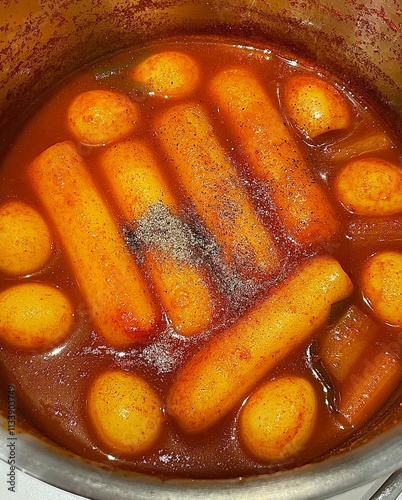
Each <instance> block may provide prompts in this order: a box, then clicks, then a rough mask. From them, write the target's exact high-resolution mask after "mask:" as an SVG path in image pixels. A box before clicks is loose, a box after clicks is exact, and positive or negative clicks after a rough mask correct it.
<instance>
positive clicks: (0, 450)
mask: <svg viewBox="0 0 402 500" xmlns="http://www.w3.org/2000/svg"><path fill="white" fill-rule="evenodd" d="M184 33H185V34H188V33H208V34H211V33H219V34H222V33H226V34H228V35H229V36H241V37H245V38H248V39H251V40H253V39H258V40H266V41H267V43H275V44H280V45H283V46H285V47H286V48H287V49H289V50H291V51H294V52H296V53H302V54H303V55H304V56H305V57H306V58H307V59H309V60H311V61H312V62H317V64H319V65H320V66H323V67H326V68H329V69H330V70H332V72H333V73H335V74H336V75H337V76H338V77H339V78H340V79H341V80H343V81H344V82H345V83H347V85H348V87H349V88H350V89H352V90H353V92H355V93H356V94H360V93H362V94H364V96H365V97H366V98H367V99H368V100H369V101H371V102H372V103H375V104H376V106H377V108H378V107H379V108H380V111H381V112H382V115H383V116H384V117H386V119H387V120H388V122H389V124H390V125H391V126H392V127H393V128H394V130H395V131H396V133H401V132H402V98H401V96H402V70H401V62H402V37H401V34H402V1H401V0H367V1H365V2H364V3H361V2H358V1H357V0H337V1H333V0H332V1H331V0H271V1H268V0H212V1H203V0H198V1H197V0H195V1H187V0H121V1H119V0H102V1H100V0H49V1H46V2H42V1H39V0H6V1H3V2H1V5H0V129H1V131H2V133H1V144H2V145H4V144H6V142H7V141H8V140H9V139H10V137H11V136H12V134H13V132H14V130H15V127H16V124H18V122H19V121H20V120H22V119H23V116H24V114H25V112H26V110H27V109H28V107H29V106H30V104H31V103H32V102H33V101H34V100H35V99H36V98H37V97H38V96H40V95H41V94H42V93H43V92H44V91H45V90H46V89H47V88H49V87H50V86H51V85H52V84H53V83H54V82H56V81H58V80H60V78H62V77H63V75H65V74H68V73H70V72H71V71H73V70H75V69H77V68H79V67H81V66H82V65H84V64H86V63H88V62H90V61H91V60H93V59H95V58H99V57H101V56H102V55H105V54H107V53H109V52H113V51H115V50H117V49H121V48H124V47H128V46H132V45H138V44H142V43H145V42H147V41H149V40H154V39H159V38H162V37H165V36H170V35H176V34H184ZM401 351H402V346H401ZM0 385H1V386H2V387H0V389H1V390H2V393H3V396H4V398H5V399H4V401H3V403H2V407H3V410H4V412H3V413H4V418H3V422H4V423H3V425H2V427H1V431H0V455H1V456H2V458H3V459H4V460H6V461H7V458H8V456H9V453H8V452H9V448H7V444H8V443H9V438H10V433H9V427H8V426H9V422H10V419H9V418H8V419H7V408H10V405H9V402H7V383H6V382H5V381H1V383H0ZM399 399H400V398H399V396H398V395H395V396H394V398H393V407H394V408H395V410H394V411H393V412H392V413H391V414H390V413H389V412H384V416H383V417H382V418H381V419H380V420H378V422H377V423H376V425H375V427H373V428H372V429H371V430H370V432H369V434H368V435H364V436H362V437H360V438H359V439H358V440H357V442H355V443H353V445H350V446H345V447H344V449H343V450H339V451H338V452H337V453H336V454H333V455H331V456H327V457H324V458H322V459H320V460H318V461H316V462H315V463H312V464H308V465H306V466H303V467H299V468H296V469H293V470H289V471H285V472H278V473H275V474H271V475H269V476H259V477H250V478H237V479H227V480H178V479H160V478H155V477H148V476H144V475H140V474H135V473H128V472H122V471H113V470H109V469H106V468H105V467H102V466H99V465H97V464H94V463H90V462H88V461H86V460H83V459H81V458H79V457H76V456H73V455H72V454H70V453H67V452H65V451H63V450H61V449H59V448H58V447H57V446H55V445H53V444H51V443H48V442H46V441H45V440H44V439H42V438H40V437H37V435H35V433H33V432H29V431H21V432H19V433H18V435H17V442H16V460H17V465H18V467H19V468H20V469H22V470H24V471H26V472H27V473H29V474H31V475H33V476H35V477H37V478H39V479H42V480H44V481H46V482H48V483H50V484H53V485H55V486H58V487H59V488H62V489H65V490H68V491H72V492H75V493H77V494H80V495H83V496H86V497H90V498H99V499H102V498H104V499H110V498H119V499H126V498H136V499H150V498H158V499H164V498H169V499H175V498H186V499H195V498H202V499H207V498H213V499H219V498H223V497H227V496H229V495H230V496H231V497H232V498H233V499H235V498H238V499H243V498H245V497H246V496H247V497H248V498H259V499H260V498H261V499H263V498H269V499H270V500H273V499H276V498H281V499H286V498H289V499H292V500H294V499H297V498H325V497H327V496H330V495H334V494H336V493H341V492H343V491H346V490H348V489H351V488H353V487H355V486H358V485H360V484H363V483H366V482H369V481H372V480H373V479H375V478H378V477H380V476H382V475H385V474H388V473H390V472H392V471H394V470H396V469H397V468H399V467H401V466H402V423H400V420H402V412H401V411H398V407H399ZM16 415H17V421H18V419H19V418H20V416H18V399H17V413H16Z"/></svg>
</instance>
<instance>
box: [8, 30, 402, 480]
mask: <svg viewBox="0 0 402 500" xmlns="http://www.w3.org/2000/svg"><path fill="white" fill-rule="evenodd" d="M400 164H401V146H400V144H399V143H398V142H397V139H396V138H395V136H394V134H393V132H392V131H391V130H390V129H389V128H388V125H387V124H386V123H385V121H384V120H383V119H382V118H381V117H380V116H379V115H378V114H377V113H376V111H375V109H373V108H372V107H371V106H369V105H368V104H367V103H366V102H365V101H364V98H362V97H361V96H355V95H353V94H352V93H351V91H350V89H348V88H346V87H345V86H343V84H342V83H341V82H339V81H337V80H336V79H335V77H333V76H332V75H330V74H328V73H327V72H326V71H325V70H323V69H320V68H317V67H315V66H312V65H310V64H308V62H306V61H304V60H303V59H302V58H299V57H297V58H296V57H295V56H294V55H290V54H288V53H286V52H285V51H284V50H282V49H280V48H277V47H265V46H260V45H259V44H258V43H255V44H254V45H253V46H251V45H250V44H249V43H248V42H246V41H244V40H234V39H230V40H227V39H224V38H219V37H209V38H208V37H207V38H205V37H184V38H179V39H175V40H172V39H168V40H165V41H160V42H157V43H153V44H149V45H147V46H146V47H143V48H133V49H132V50H126V51H124V52H119V53H117V54H114V55H112V56H110V57H108V58H105V59H103V60H100V61H97V62H95V63H93V64H92V65H91V66H89V67H86V68H83V69H82V71H80V72H77V73H75V74H74V75H72V76H71V77H69V78H68V79H67V80H66V81H64V82H63V83H62V84H60V85H59V86H58V87H57V88H54V89H52V91H51V92H50V93H48V95H47V96H45V97H44V98H43V100H42V101H41V104H40V105H39V106H37V107H36V108H35V110H34V111H33V112H32V114H31V115H30V118H29V119H28V120H27V121H26V122H25V123H24V125H23V126H22V127H21V129H20V132H19V134H18V135H17V136H16V137H15V138H14V139H13V141H12V143H11V144H10V145H9V147H8V150H7V152H6V154H5V155H4V158H3V160H2V184H1V185H0V201H1V204H0V228H1V231H0V255H1V257H0V272H1V276H0V341H1V347H0V362H1V372H2V376H3V380H5V381H6V383H7V384H14V385H15V387H16V395H17V401H18V408H19V410H20V411H21V412H22V413H23V414H24V417H25V418H26V419H27V420H28V421H29V422H31V423H32V424H33V425H34V426H35V427H36V428H37V429H38V430H39V431H40V432H41V433H43V434H44V435H46V436H47V437H48V438H50V439H52V440H53V441H55V442H56V443H58V444H59V445H61V446H62V447H65V448H66V449H68V450H71V451H73V452H75V453H77V454H78V455H81V456H83V457H85V458H89V459H92V460H95V461H97V462H101V463H103V464H105V465H107V466H110V467H117V468H124V469H130V470H135V471H140V472H145V473H149V474H156V475H160V476H177V477H190V478H225V477H236V476H244V475H251V474H262V473H269V472H273V471H276V470H281V469H287V468H292V467H296V466H299V465H302V464H304V463H308V462H310V461H312V460H316V459H318V458H320V457H322V456H324V455H327V454H328V453H331V452H333V451H334V450H336V449H338V448H339V447H340V446H342V445H343V444H344V443H345V442H347V440H349V439H350V438H351V436H353V435H357V434H358V432H360V431H361V430H362V429H364V428H365V426H366V427H367V425H369V424H370V422H373V421H375V415H376V414H378V412H379V411H381V410H382V409H384V408H386V406H387V404H389V401H390V399H391V398H392V395H393V394H394V392H395V390H396V389H397V387H398V385H399V383H400V381H401V378H402V363H401V359H400V352H401V337H400V333H401V327H402V300H401V299H402V218H401V217H402V215H401V214H402V171H401V167H400Z"/></svg>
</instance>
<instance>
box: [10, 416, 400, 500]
mask: <svg viewBox="0 0 402 500" xmlns="http://www.w3.org/2000/svg"><path fill="white" fill-rule="evenodd" d="M0 421H2V425H1V428H0V459H1V460H2V461H4V462H5V463H7V460H8V459H7V456H8V449H7V443H9V440H10V439H15V440H16V468H17V469H18V470H21V471H22V472H24V473H26V474H28V475H30V476H32V477H34V478H36V479H39V480H40V481H43V482H45V483H48V484H50V485H52V486H56V487H58V488H60V489H62V490H65V491H69V492H71V493H75V494H77V495H81V496H84V497H89V498H91V499H94V500H103V499H105V500H109V499H110V498H116V499H119V500H126V499H132V498H134V497H133V495H134V494H135V498H136V499H138V500H148V499H155V498H158V499H160V500H168V499H169V500H179V499H182V498H186V499H188V500H198V499H203V500H205V499H208V498H213V499H214V500H220V499H224V498H225V499H226V498H227V497H228V496H230V497H231V498H232V499H233V500H243V499H244V498H245V495H246V496H247V498H250V499H261V500H262V499H269V500H276V499H278V500H279V499H281V500H287V499H289V500H297V499H300V500H301V499H318V498H320V499H323V498H328V497H330V496H332V495H335V494H340V493H343V492H345V491H348V490H351V489H353V488H355V487H357V486H361V485H363V484H366V483H369V482H372V481H374V480H375V479H378V478H379V477H382V476H384V475H386V474H390V473H391V472H394V471H395V470H396V469H398V468H399V467H401V466H402V423H400V424H398V425H396V426H395V427H393V428H391V429H389V430H387V431H385V432H384V433H383V434H381V435H379V436H377V437H375V438H373V439H371V440H370V441H368V442H366V443H364V444H362V445H360V446H359V447H356V448H354V449H351V450H345V451H342V452H339V453H337V454H336V455H333V456H329V457H328V458H325V459H323V460H321V461H319V462H316V463H311V464H307V465H304V466H301V467H298V468H295V469H291V470H286V471H281V472H276V473H273V474H268V475H261V476H252V477H240V478H233V479H220V480H218V479H173V478H168V479H162V478H157V477H153V476H147V475H145V474H139V473H132V472H128V471H121V470H111V469H108V468H106V467H104V466H102V465H99V464H96V463H95V462H91V461H89V460H85V459H82V458H80V457H78V456H76V455H73V454H72V453H70V452H66V451H65V450H63V449H61V448H59V447H57V446H56V445H52V444H50V443H47V442H44V441H42V440H41V439H39V438H37V437H36V436H34V435H31V434H29V433H26V432H23V433H17V435H16V436H14V437H12V438H11V437H10V435H9V434H8V432H7V430H6V429H7V422H6V421H5V419H4V418H2V419H0Z"/></svg>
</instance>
